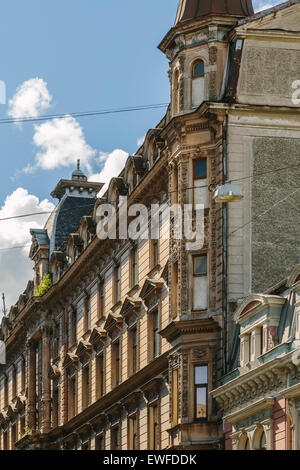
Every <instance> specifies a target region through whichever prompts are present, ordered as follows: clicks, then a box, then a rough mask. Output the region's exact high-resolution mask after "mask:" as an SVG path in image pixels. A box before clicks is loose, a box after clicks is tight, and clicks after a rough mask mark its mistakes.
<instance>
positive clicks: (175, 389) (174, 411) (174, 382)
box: [172, 369, 178, 426]
mask: <svg viewBox="0 0 300 470" xmlns="http://www.w3.org/2000/svg"><path fill="white" fill-rule="evenodd" d="M172 392H173V394H172V415H173V426H177V424H178V369H175V370H173V374H172Z"/></svg>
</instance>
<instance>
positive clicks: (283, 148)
mask: <svg viewBox="0 0 300 470" xmlns="http://www.w3.org/2000/svg"><path fill="white" fill-rule="evenodd" d="M299 154H300V139H287V138H273V137H272V138H271V137H260V138H256V139H254V141H253V174H257V175H260V176H257V177H256V178H253V183H252V201H251V206H252V214H251V219H252V275H253V278H252V279H253V281H252V292H262V291H264V290H265V289H267V288H269V287H270V286H272V285H275V284H276V283H278V282H280V281H281V280H282V279H285V278H286V277H287V276H288V275H289V273H290V272H291V270H292V269H293V267H294V266H295V264H298V263H299V262H300V246H299V244H298V245H295V243H294V240H297V239H298V238H299V233H300V229H299V227H300V213H299V209H298V208H299V205H300V191H297V188H298V187H299V181H300V167H299ZM278 155H280V160H279V159H278ZM297 165H298V166H297ZM285 167H289V168H287V169H286V170H282V168H285ZM277 168H278V169H279V170H280V171H278V172H274V171H273V170H275V169H277ZM270 171H272V173H270ZM295 191H296V192H295Z"/></svg>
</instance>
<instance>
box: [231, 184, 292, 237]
mask: <svg viewBox="0 0 300 470" xmlns="http://www.w3.org/2000/svg"><path fill="white" fill-rule="evenodd" d="M298 191H300V187H299V188H297V189H296V190H295V191H293V192H292V193H290V194H288V195H287V196H286V197H284V198H283V199H280V201H277V202H276V203H275V204H273V205H272V206H271V207H269V209H266V210H265V211H264V212H262V213H261V214H259V215H256V216H254V217H252V219H251V220H249V221H248V222H246V223H245V224H244V225H241V226H240V227H238V228H236V229H235V230H233V231H232V232H231V233H230V234H229V235H228V238H229V237H231V236H232V235H234V234H235V233H236V232H238V231H239V230H242V229H243V228H245V227H247V225H250V224H251V222H253V221H254V220H256V219H259V218H260V217H262V216H263V215H266V214H267V213H268V212H270V210H271V209H274V207H276V206H278V205H279V204H281V203H282V202H284V201H286V200H287V199H288V198H289V197H291V196H293V195H294V194H295V193H296V192H298Z"/></svg>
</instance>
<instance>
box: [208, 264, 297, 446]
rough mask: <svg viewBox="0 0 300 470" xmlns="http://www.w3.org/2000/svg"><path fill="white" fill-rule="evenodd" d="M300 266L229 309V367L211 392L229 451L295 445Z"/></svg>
mask: <svg viewBox="0 0 300 470" xmlns="http://www.w3.org/2000/svg"><path fill="white" fill-rule="evenodd" d="M299 292H300V266H297V267H296V268H295V269H294V270H293V271H292V273H291V274H290V276H289V278H288V279H287V280H285V281H284V282H282V283H281V284H280V285H278V287H277V288H276V289H274V290H273V291H271V292H268V293H266V294H251V295H249V296H248V297H246V298H245V299H244V300H243V302H241V304H240V305H239V307H238V309H237V310H236V312H235V314H234V320H235V323H236V334H235V336H236V337H235V344H234V348H233V349H232V357H231V361H232V362H231V369H232V370H231V371H230V372H229V373H228V374H226V375H225V376H224V377H223V378H222V381H221V384H220V386H219V387H218V388H217V389H216V390H214V391H213V392H212V395H213V397H214V398H215V399H216V400H217V402H218V405H219V409H220V412H221V414H222V417H223V422H224V431H225V448H226V449H228V450H299V449H300V428H299V426H300V354H299V344H300V343H299V339H300V321H299V319H300V310H299V306H300V303H299Z"/></svg>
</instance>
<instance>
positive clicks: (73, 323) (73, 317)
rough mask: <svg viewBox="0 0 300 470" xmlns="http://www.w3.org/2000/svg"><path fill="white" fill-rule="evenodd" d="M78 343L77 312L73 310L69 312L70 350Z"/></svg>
mask: <svg viewBox="0 0 300 470" xmlns="http://www.w3.org/2000/svg"><path fill="white" fill-rule="evenodd" d="M76 341H77V311H76V309H72V310H71V311H70V312H69V328H68V344H69V348H70V347H71V346H73V345H74V344H76Z"/></svg>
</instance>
